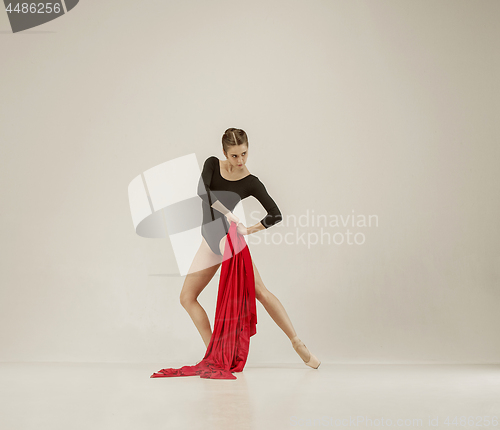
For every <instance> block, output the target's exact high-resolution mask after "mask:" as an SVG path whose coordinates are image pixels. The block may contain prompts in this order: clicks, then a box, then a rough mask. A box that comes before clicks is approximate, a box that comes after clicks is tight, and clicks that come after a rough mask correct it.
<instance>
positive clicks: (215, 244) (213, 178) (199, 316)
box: [180, 128, 320, 369]
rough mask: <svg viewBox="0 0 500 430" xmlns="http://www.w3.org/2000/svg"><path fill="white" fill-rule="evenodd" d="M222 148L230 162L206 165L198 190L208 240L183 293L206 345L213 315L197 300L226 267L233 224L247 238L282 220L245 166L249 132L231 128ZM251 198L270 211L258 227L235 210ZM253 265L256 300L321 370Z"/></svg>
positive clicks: (211, 161)
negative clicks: (224, 261) (245, 221)
mask: <svg viewBox="0 0 500 430" xmlns="http://www.w3.org/2000/svg"><path fill="white" fill-rule="evenodd" d="M222 147H223V149H222V152H223V154H224V156H225V157H226V160H224V161H221V160H219V159H217V158H216V157H213V156H212V157H209V158H208V159H207V160H206V161H205V163H204V165H203V171H202V174H201V178H200V187H199V192H198V194H199V195H200V197H201V198H202V199H203V201H204V203H203V208H204V209H203V225H202V229H201V232H202V236H203V240H202V243H201V245H200V248H199V250H198V251H197V253H196V255H195V257H194V260H193V263H192V265H191V268H190V270H189V274H188V275H187V276H186V279H185V281H184V285H183V287H182V291H181V295H180V301H181V304H182V306H183V307H184V308H185V309H186V311H187V312H188V313H189V315H190V317H191V319H192V320H193V322H194V324H195V326H196V328H197V329H198V331H199V333H200V335H201V337H202V339H203V341H204V343H205V345H206V346H207V347H208V345H209V342H210V338H211V336H212V330H211V328H210V322H209V320H208V316H207V314H206V312H205V310H204V309H203V307H202V306H201V305H200V303H199V302H198V300H197V298H198V295H199V294H200V293H201V292H202V291H203V289H204V288H205V287H206V286H207V284H208V283H209V282H210V280H211V279H212V277H213V276H214V275H215V273H216V272H217V269H218V268H219V266H220V265H221V263H222V258H223V255H224V250H225V246H226V238H227V233H228V231H229V224H230V223H231V222H234V223H237V231H238V233H239V234H241V235H247V234H254V233H257V232H258V231H261V230H264V229H266V228H269V227H271V226H272V225H274V224H276V223H278V222H279V221H281V213H280V211H279V209H278V206H277V205H276V203H275V202H274V200H273V199H272V198H271V197H270V196H269V194H268V193H267V190H266V188H265V186H264V184H263V183H262V182H261V181H260V180H259V178H258V177H257V176H254V175H252V174H251V173H250V172H249V171H248V169H247V167H246V162H247V159H248V138H247V135H246V133H245V132H244V131H243V130H241V129H236V128H229V129H227V130H226V132H225V133H224V135H223V137H222ZM249 195H253V196H254V197H255V198H257V199H258V200H259V201H260V203H261V204H262V206H264V208H265V209H266V210H267V215H266V216H265V217H264V218H263V219H262V220H261V221H260V222H258V223H257V224H255V225H253V226H251V227H245V226H244V225H243V224H242V223H240V222H239V219H238V217H236V216H235V215H234V214H233V213H232V212H231V210H233V209H234V207H235V206H236V204H237V203H238V202H239V200H240V199H241V200H243V199H244V198H246V197H248V196H249ZM219 197H220V198H219ZM205 203H206V204H205ZM223 203H224V204H223ZM214 209H215V210H214ZM252 264H253V270H254V275H255V298H256V299H257V300H259V301H260V302H261V303H262V305H263V306H264V308H265V309H266V311H267V312H268V313H269V315H270V316H271V318H272V319H273V320H274V321H275V322H276V324H277V325H278V326H279V327H280V328H281V329H282V330H283V331H284V332H285V334H286V335H287V336H288V338H289V339H290V341H291V342H292V346H293V348H294V349H295V351H296V352H297V353H298V354H299V356H300V357H301V358H302V360H303V361H304V363H306V364H307V365H308V366H310V367H312V368H314V369H317V368H318V367H319V365H320V361H319V360H318V359H317V358H316V357H315V356H314V355H313V354H311V353H310V352H309V350H308V349H307V347H306V346H305V345H304V343H303V342H302V341H301V340H300V339H299V337H298V336H297V334H296V332H295V330H294V328H293V326H292V322H291V321H290V318H289V317H288V315H287V313H286V311H285V308H284V307H283V305H282V304H281V302H280V301H279V300H278V298H277V297H276V296H275V295H274V294H273V293H271V292H270V291H269V290H268V289H267V288H266V287H265V285H264V283H263V282H262V279H261V277H260V274H259V272H258V270H257V267H256V266H255V263H253V262H252Z"/></svg>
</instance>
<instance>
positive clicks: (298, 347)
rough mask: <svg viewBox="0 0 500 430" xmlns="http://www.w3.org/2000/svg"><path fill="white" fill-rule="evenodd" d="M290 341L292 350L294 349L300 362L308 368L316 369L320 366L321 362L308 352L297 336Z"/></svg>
mask: <svg viewBox="0 0 500 430" xmlns="http://www.w3.org/2000/svg"><path fill="white" fill-rule="evenodd" d="M290 340H291V341H292V346H293V349H295V351H296V352H297V354H299V356H300V358H302V361H304V363H306V364H307V365H308V366H309V367H312V368H313V369H317V368H318V367H319V365H320V364H321V361H319V360H318V359H317V358H316V356H315V355H314V354H311V353H310V352H309V350H308V349H307V346H305V345H304V342H302V341H301V340H300V339H299V337H298V336H295V337H293V338H292V339H290Z"/></svg>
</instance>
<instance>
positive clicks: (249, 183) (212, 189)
mask: <svg viewBox="0 0 500 430" xmlns="http://www.w3.org/2000/svg"><path fill="white" fill-rule="evenodd" d="M198 195H199V196H200V197H201V199H202V201H203V202H202V208H203V209H202V210H203V223H202V226H201V234H202V235H203V237H204V238H205V240H206V241H207V243H208V245H209V246H210V249H211V250H212V251H213V252H214V253H216V254H218V255H221V253H220V249H219V242H220V240H221V239H222V238H223V237H224V236H225V235H226V234H227V233H228V231H229V222H228V221H227V218H226V216H225V215H223V214H222V213H221V212H219V211H218V210H216V209H214V208H212V207H211V206H212V205H213V204H214V202H216V201H217V200H219V201H220V202H221V203H222V204H223V205H224V206H225V207H226V208H227V209H229V210H230V211H231V212H232V211H233V209H234V208H235V207H236V205H237V204H238V203H239V202H240V200H243V199H245V198H247V197H248V196H254V197H255V198H256V199H257V200H259V202H260V203H261V204H262V206H263V207H264V209H265V210H266V211H267V215H266V216H265V217H264V218H262V220H261V221H260V222H261V224H262V225H263V226H264V227H265V228H268V227H271V226H272V225H274V224H276V223H278V222H280V221H281V219H282V217H281V212H280V210H279V208H278V205H277V204H276V203H275V202H274V200H273V199H272V198H271V196H270V195H269V194H268V193H267V190H266V187H265V186H264V184H263V183H262V182H261V181H260V180H259V178H258V177H257V176H255V175H252V174H250V175H248V176H245V177H244V178H242V179H238V180H236V181H230V180H228V179H224V178H223V177H222V175H221V172H220V164H219V159H218V158H217V157H214V156H211V157H208V158H207V159H206V160H205V163H204V164H203V171H202V172H201V177H200V181H199V184H198Z"/></svg>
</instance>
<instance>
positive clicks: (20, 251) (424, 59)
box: [0, 0, 500, 370]
mask: <svg viewBox="0 0 500 430" xmlns="http://www.w3.org/2000/svg"><path fill="white" fill-rule="evenodd" d="M498 16H500V2H498V1H496V0H483V1H481V2H471V1H463V0H442V1H439V2H435V1H431V0H425V1H424V0H419V1H403V0H390V1H389V0H377V1H372V0H365V1H361V0H358V1H351V0H343V1H339V0H336V1H325V0H321V1H319V0H313V1H309V0H308V1H306V0H301V1H290V0H287V1H284V0H279V1H272V2H269V1H261V0H259V1H254V2H243V1H211V2H204V1H182V2H179V1H176V2H174V1H163V0H162V1H159V0H157V1H151V2H139V1H131V0H110V1H106V2H102V1H97V0H85V1H81V2H80V3H79V4H78V6H77V7H76V8H75V9H74V10H73V11H72V12H71V13H70V14H68V15H67V16H64V17H62V18H60V19H57V20H54V21H52V22H49V23H47V24H45V25H43V26H40V27H38V28H34V29H32V30H28V31H26V32H22V33H18V34H9V32H8V30H9V27H8V21H7V17H6V15H5V14H0V19H1V20H0V30H1V31H2V32H1V33H0V55H1V60H0V61H1V67H0V78H1V79H0V122H1V124H0V145H1V157H0V175H1V202H2V210H1V214H0V216H1V224H0V231H1V244H2V245H1V254H0V264H1V271H0V283H1V289H0V299H1V300H0V344H1V345H2V347H1V348H0V361H3V362H12V361H16V362H17V361H21V362H26V361H53V362H63V361H64V362H151V363H152V362H155V363H157V362H161V363H164V364H165V367H168V366H169V365H170V364H171V363H179V362H180V363H184V364H194V363H196V362H197V361H199V360H200V359H201V358H202V357H203V354H204V352H205V348H204V345H203V342H202V340H201V337H200V335H199V334H198V332H197V330H196V328H195V326H194V324H193V323H192V321H191V319H190V318H189V315H188V314H187V312H186V311H185V310H184V309H183V308H182V306H181V305H180V302H179V293H180V291H181V287H182V283H183V280H184V278H182V277H180V276H175V275H172V273H175V272H176V271H177V267H176V263H175V258H174V255H173V253H172V250H171V247H170V243H169V241H168V239H161V240H160V239H145V238H141V237H139V236H138V235H136V234H135V232H134V229H133V225H132V220H131V215H130V209H129V204H128V196H127V187H128V184H129V182H130V181H131V180H132V179H133V178H134V177H136V176H137V175H139V174H141V173H142V172H144V171H145V170H147V169H149V168H151V167H153V166H156V165H158V164H160V163H162V162H165V161H167V160H171V159H173V158H176V157H180V156H183V155H186V154H189V153H195V154H196V155H197V157H198V162H199V165H200V168H201V166H202V163H203V161H204V160H205V159H206V158H207V157H208V156H210V155H215V156H217V157H219V158H220V159H224V156H223V154H222V150H221V136H222V134H223V132H224V130H225V129H226V128H229V127H237V128H242V129H244V130H245V131H246V132H247V134H248V137H249V141H250V147H249V160H248V164H247V166H248V168H249V170H250V172H251V173H253V174H255V175H257V176H258V177H259V178H260V179H261V180H262V181H263V182H264V184H265V185H266V187H267V189H268V191H269V193H270V195H271V196H272V197H273V198H274V199H275V201H276V202H277V204H278V206H279V207H280V209H281V212H282V213H283V215H284V216H285V217H287V216H289V215H295V216H296V217H299V216H300V215H304V214H306V211H309V214H311V213H312V211H314V214H315V215H319V214H324V215H326V216H328V217H330V215H339V216H343V217H344V218H345V217H347V216H348V215H351V216H352V215H356V216H357V215H359V214H361V215H365V216H368V215H376V216H377V217H378V226H376V225H375V226H374V225H372V226H371V227H354V228H352V227H351V229H350V230H351V232H355V233H356V232H361V233H363V234H364V237H365V242H364V243H363V244H362V245H347V244H345V243H344V244H342V245H335V244H330V245H328V244H325V243H323V244H317V245H313V246H307V245H305V244H303V243H295V244H292V245H287V244H284V243H281V244H272V243H271V244H268V245H265V244H263V243H261V244H257V243H252V240H251V239H249V242H250V250H251V253H252V257H253V258H254V261H255V263H256V265H257V267H258V268H259V271H260V273H261V275H262V278H263V280H264V283H265V284H266V286H267V288H268V289H269V290H270V291H271V292H273V293H274V294H275V295H276V296H277V297H278V298H279V299H280V300H281V302H282V303H283V305H284V306H285V308H286V310H287V312H288V313H289V315H290V317H291V320H292V322H293V324H294V326H295V328H296V330H297V333H298V335H299V336H300V337H301V338H302V339H303V340H304V342H305V343H306V345H308V347H309V348H310V349H311V350H312V351H313V352H314V353H315V354H316V355H317V356H318V357H320V358H321V359H322V361H323V362H325V363H326V362H332V363H340V362H344V363H499V362H500V360H499V356H500V338H499V337H498V327H499V326H500V313H499V312H498V302H499V298H500V290H499V285H500V282H499V280H500V276H499V275H500V269H499V267H500V253H499V239H500V235H499V227H498V219H499V215H500V203H499V198H498V196H499V194H500V181H499V179H500V175H499V170H498V162H499V155H500V149H499V138H500V126H499V124H500V123H499V121H498V118H499V114H500V105H499V100H500V85H499V76H500V27H499V26H498ZM244 208H245V213H247V214H248V215H250V213H251V211H253V210H260V215H262V216H263V215H264V210H263V208H262V207H261V206H260V204H259V203H258V202H257V201H256V200H255V199H253V198H249V199H247V200H245V201H244ZM283 224H284V223H283ZM297 228H298V230H299V234H300V233H311V232H313V233H314V232H316V233H319V232H320V229H319V228H318V227H316V226H307V227H294V226H293V225H281V226H275V227H273V228H271V229H270V230H269V231H267V232H266V233H267V234H269V235H271V234H278V233H279V234H282V235H284V234H285V233H291V234H290V236H289V238H290V237H292V236H293V235H294V234H295V232H296V229H297ZM325 231H327V232H329V233H330V234H332V233H335V232H346V228H344V227H342V228H334V227H327V229H326V230H325ZM261 233H262V234H264V233H263V232H260V233H257V235H258V234H261ZM218 273H220V272H218ZM169 274H170V275H169ZM218 280H219V276H218V274H217V275H216V276H215V277H214V279H213V280H212V282H211V283H210V284H209V285H208V287H207V288H206V290H205V291H204V292H203V293H202V294H201V296H200V302H201V303H202V305H203V306H204V307H205V309H206V310H207V313H208V315H209V317H210V320H211V322H212V324H213V316H214V312H215V303H216V298H217V287H218ZM257 311H258V324H257V335H256V336H254V337H253V338H252V340H251V348H250V355H249V361H248V364H249V365H251V364H257V363H269V362H276V363H277V362H289V363H292V362H293V363H295V362H298V360H299V358H298V357H297V355H296V353H295V352H294V351H293V349H292V348H291V345H290V342H289V340H288V338H287V337H286V336H285V335H284V333H283V332H282V331H281V329H279V327H278V326H277V325H276V324H275V323H274V322H273V321H272V319H271V318H270V316H269V315H268V314H267V312H266V311H265V309H264V308H263V306H262V305H261V304H260V303H258V304H257ZM152 370H155V369H152Z"/></svg>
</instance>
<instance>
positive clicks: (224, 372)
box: [151, 222, 257, 379]
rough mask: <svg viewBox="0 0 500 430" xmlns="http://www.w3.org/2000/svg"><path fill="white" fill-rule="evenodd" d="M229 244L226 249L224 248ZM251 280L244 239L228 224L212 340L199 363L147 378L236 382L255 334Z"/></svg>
mask: <svg viewBox="0 0 500 430" xmlns="http://www.w3.org/2000/svg"><path fill="white" fill-rule="evenodd" d="M228 244H229V246H228ZM256 324H257V311H256V304H255V278H254V273H253V264H252V258H251V256H250V251H249V249H248V246H247V244H246V241H245V239H244V238H243V236H242V235H241V234H239V233H238V231H237V225H236V223H234V222H231V225H230V227H229V233H228V234H227V235H226V247H225V249H224V258H223V262H222V269H221V275H220V281H219V292H218V295H217V307H216V310H215V321H214V329H213V332H212V337H211V338H210V343H209V344H208V348H207V351H206V353H205V356H204V357H203V360H201V361H200V362H199V363H198V364H195V365H194V366H183V367H181V368H179V369H173V368H168V369H161V370H159V371H158V372H156V373H153V374H152V375H151V378H162V377H172V376H194V375H200V378H208V379H236V376H234V375H233V374H232V372H241V371H242V370H243V368H244V367H245V363H246V361H247V356H248V350H249V347H250V336H253V335H254V334H255V333H257V328H256Z"/></svg>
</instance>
